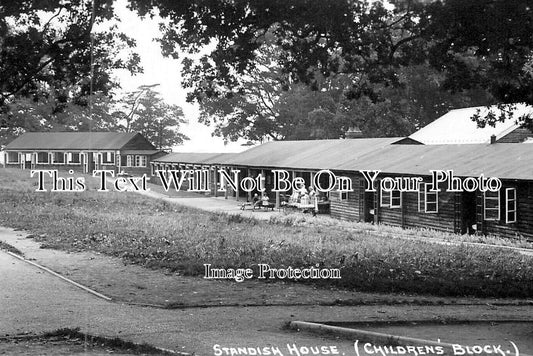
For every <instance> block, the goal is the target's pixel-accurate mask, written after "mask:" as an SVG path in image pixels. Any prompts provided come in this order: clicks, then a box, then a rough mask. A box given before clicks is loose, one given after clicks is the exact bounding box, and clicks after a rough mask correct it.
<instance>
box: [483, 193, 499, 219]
mask: <svg viewBox="0 0 533 356" xmlns="http://www.w3.org/2000/svg"><path fill="white" fill-rule="evenodd" d="M487 193H494V194H495V196H487ZM494 200H496V201H497V204H498V206H497V207H496V208H491V207H489V208H488V207H487V201H494ZM490 211H496V212H497V217H487V212H490ZM483 220H485V221H500V220H501V198H500V192H499V191H498V192H491V191H490V190H487V191H485V192H483Z"/></svg>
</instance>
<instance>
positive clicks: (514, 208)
mask: <svg viewBox="0 0 533 356" xmlns="http://www.w3.org/2000/svg"><path fill="white" fill-rule="evenodd" d="M509 192H513V198H512V199H509ZM510 202H512V203H513V209H512V210H510V209H509V203H510ZM517 211H518V204H517V194H516V188H505V223H506V224H514V223H516V222H517V216H518V214H517ZM509 213H511V214H513V219H509Z"/></svg>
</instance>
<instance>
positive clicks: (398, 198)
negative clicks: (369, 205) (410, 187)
mask: <svg viewBox="0 0 533 356" xmlns="http://www.w3.org/2000/svg"><path fill="white" fill-rule="evenodd" d="M379 205H380V206H381V207H384V208H393V209H395V208H401V207H402V192H401V191H399V190H391V191H387V190H383V189H382V190H381V199H380V202H379Z"/></svg>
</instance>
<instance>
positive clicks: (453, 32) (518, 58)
mask: <svg viewBox="0 0 533 356" xmlns="http://www.w3.org/2000/svg"><path fill="white" fill-rule="evenodd" d="M427 14H428V19H431V21H429V20H427V21H426V24H425V25H424V27H425V29H424V31H423V36H424V38H425V40H426V41H428V44H429V45H428V53H429V60H430V63H431V65H432V66H433V67H435V68H437V69H438V70H440V71H443V72H444V73H445V76H446V80H445V82H444V85H443V87H444V88H445V89H448V90H450V91H452V92H454V91H458V90H462V89H470V88H481V89H484V90H487V91H488V92H489V93H490V94H491V95H492V96H493V97H494V99H495V102H496V103H501V104H512V103H527V104H532V105H533V77H532V76H531V72H530V68H531V67H530V65H531V55H532V53H533V36H531V33H532V32H533V7H532V4H531V1H528V0H494V1H491V2H487V1H483V0H471V1H461V0H446V1H445V2H436V3H432V4H430V5H428V9H427ZM507 111H508V110H507ZM506 116H507V115H504V116H502V117H499V118H497V120H505V118H506ZM523 119H527V118H523ZM497 120H496V121H497ZM478 122H480V123H481V124H482V125H483V124H485V123H489V124H494V122H495V120H494V113H490V112H489V114H488V115H487V116H486V117H478ZM527 122H529V123H530V122H531V120H530V119H529V120H527ZM530 128H533V126H531V125H530Z"/></svg>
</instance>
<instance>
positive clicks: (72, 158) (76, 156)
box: [67, 152, 81, 164]
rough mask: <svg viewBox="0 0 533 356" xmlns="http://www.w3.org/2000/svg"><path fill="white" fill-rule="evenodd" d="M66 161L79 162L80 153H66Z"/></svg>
mask: <svg viewBox="0 0 533 356" xmlns="http://www.w3.org/2000/svg"><path fill="white" fill-rule="evenodd" d="M67 163H68V164H80V163H81V160H80V154H79V153H78V152H69V153H67Z"/></svg>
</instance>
